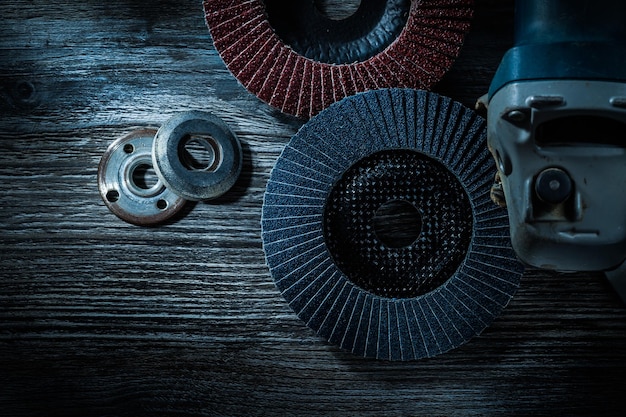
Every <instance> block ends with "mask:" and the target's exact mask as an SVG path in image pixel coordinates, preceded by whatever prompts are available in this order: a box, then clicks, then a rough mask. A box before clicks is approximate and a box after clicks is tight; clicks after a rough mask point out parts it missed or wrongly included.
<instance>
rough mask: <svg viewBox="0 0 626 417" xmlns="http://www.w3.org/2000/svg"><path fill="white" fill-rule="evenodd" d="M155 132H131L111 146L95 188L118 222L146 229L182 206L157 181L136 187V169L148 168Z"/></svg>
mask: <svg viewBox="0 0 626 417" xmlns="http://www.w3.org/2000/svg"><path fill="white" fill-rule="evenodd" d="M156 132H157V131H156V129H148V128H146V129H139V130H135V131H133V132H131V133H129V134H127V135H125V136H123V137H121V138H119V139H117V140H116V141H115V142H113V143H112V144H111V145H110V146H109V147H108V148H107V150H106V152H105V153H104V155H103V156H102V159H101V160H100V164H99V166H98V188H99V190H100V195H101V196H102V199H103V200H104V203H105V204H106V205H107V207H108V208H109V209H110V210H111V211H112V212H113V213H114V214H115V215H116V216H118V217H119V218H120V219H122V220H124V221H127V222H129V223H132V224H136V225H140V226H147V225H153V224H156V223H160V222H163V221H165V220H167V219H169V218H170V217H172V216H173V215H175V214H176V213H178V212H179V211H180V210H181V209H182V208H183V207H184V205H185V202H186V201H185V199H183V198H182V197H180V196H178V195H177V194H175V193H173V192H172V191H170V190H168V189H167V188H166V187H165V186H164V184H163V182H162V181H161V180H160V179H159V180H157V181H156V183H154V184H152V185H148V184H141V185H140V184H137V183H136V181H135V179H134V175H135V173H136V170H137V169H139V168H145V169H148V168H152V145H153V142H154V136H155V134H156Z"/></svg>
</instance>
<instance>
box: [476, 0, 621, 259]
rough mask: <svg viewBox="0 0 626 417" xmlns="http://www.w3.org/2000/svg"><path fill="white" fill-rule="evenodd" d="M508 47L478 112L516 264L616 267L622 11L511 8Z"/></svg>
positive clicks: (617, 4)
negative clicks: (483, 113)
mask: <svg viewBox="0 0 626 417" xmlns="http://www.w3.org/2000/svg"><path fill="white" fill-rule="evenodd" d="M515 13H516V31H515V38H516V39H515V46H514V47H513V48H512V49H510V50H509V51H508V52H507V53H506V55H505V56H504V58H503V60H502V63H501V64H500V67H499V68H498V71H497V73H496V75H495V77H494V79H493V82H492V84H491V87H490V91H489V102H488V118H487V119H488V145H489V148H490V151H491V153H492V154H493V156H494V158H495V160H496V165H497V167H498V171H499V176H500V179H501V181H502V187H503V190H504V195H505V199H506V205H507V208H508V213H509V219H510V225H511V239H512V245H513V248H514V249H515V251H516V253H517V255H518V256H519V257H520V258H521V259H522V260H523V261H524V262H526V263H528V264H530V265H533V266H536V267H540V268H546V269H554V270H562V271H573V270H579V271H592V270H608V269H612V268H615V267H617V266H619V265H620V264H622V263H623V262H624V259H626V69H625V68H626V26H625V25H624V24H623V22H624V21H625V20H626V2H623V1H611V0H600V1H598V0H594V1H590V0H575V1H571V0H568V1H541V0H521V1H518V2H517V3H516V12H515Z"/></svg>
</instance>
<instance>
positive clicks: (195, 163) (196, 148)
mask: <svg viewBox="0 0 626 417" xmlns="http://www.w3.org/2000/svg"><path fill="white" fill-rule="evenodd" d="M181 145H182V146H181V148H180V152H179V154H180V156H181V162H182V164H183V166H184V167H185V168H186V169H188V170H189V171H215V170H216V169H217V167H218V165H219V163H220V155H221V152H220V148H219V146H218V144H217V142H216V141H215V139H213V137H212V136H210V135H206V134H204V135H203V134H191V135H188V136H187V137H186V138H185V139H184V140H183V141H182V142H181Z"/></svg>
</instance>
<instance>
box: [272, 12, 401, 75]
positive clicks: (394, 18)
mask: <svg viewBox="0 0 626 417" xmlns="http://www.w3.org/2000/svg"><path fill="white" fill-rule="evenodd" d="M319 3H320V2H319V1H293V0H265V7H266V12H267V18H268V21H269V23H270V24H271V25H272V27H273V28H274V30H275V31H276V34H277V35H278V37H279V38H281V40H282V41H283V42H284V43H285V44H286V45H289V46H290V47H291V48H292V49H293V50H294V51H295V52H297V53H299V54H300V55H302V56H305V57H307V58H309V59H312V60H314V61H318V62H325V63H328V64H349V63H353V62H361V61H365V60H367V59H369V58H371V57H373V56H374V55H376V54H378V53H380V52H382V51H383V50H384V49H385V48H386V47H387V46H389V45H390V44H391V43H392V42H393V41H394V40H396V39H397V38H398V36H399V35H400V33H401V32H402V29H403V28H404V27H405V26H406V23H407V20H408V16H409V10H410V8H411V2H410V0H391V1H389V0H363V1H362V2H361V4H360V6H359V8H358V9H357V10H356V12H355V13H354V14H352V15H351V16H349V17H347V18H345V19H341V20H335V19H333V18H330V17H328V16H327V15H326V14H325V13H324V12H323V11H322V10H320V5H319Z"/></svg>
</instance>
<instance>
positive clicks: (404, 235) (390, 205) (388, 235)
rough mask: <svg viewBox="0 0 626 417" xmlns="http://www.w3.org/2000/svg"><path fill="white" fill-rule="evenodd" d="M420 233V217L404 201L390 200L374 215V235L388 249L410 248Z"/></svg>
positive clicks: (415, 210)
mask: <svg viewBox="0 0 626 417" xmlns="http://www.w3.org/2000/svg"><path fill="white" fill-rule="evenodd" d="M421 232H422V215H421V214H420V212H419V210H418V209H417V207H415V206H414V205H413V204H411V203H410V202H408V201H406V200H391V201H388V202H386V203H385V204H383V205H382V206H380V207H379V208H378V210H376V213H375V214H374V233H376V237H378V239H379V240H380V241H381V242H382V243H383V244H384V245H386V246H388V247H390V248H405V247H408V246H411V245H412V244H413V243H414V242H415V241H416V240H417V239H418V238H419V237H420V234H421Z"/></svg>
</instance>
